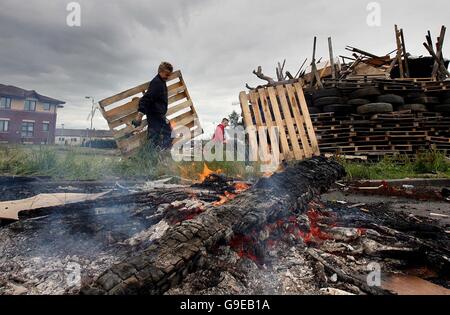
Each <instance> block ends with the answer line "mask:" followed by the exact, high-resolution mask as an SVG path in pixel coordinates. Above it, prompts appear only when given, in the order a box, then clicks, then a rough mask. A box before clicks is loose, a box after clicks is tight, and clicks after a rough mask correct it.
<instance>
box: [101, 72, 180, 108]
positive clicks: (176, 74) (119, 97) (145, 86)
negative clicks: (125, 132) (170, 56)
mask: <svg viewBox="0 0 450 315" xmlns="http://www.w3.org/2000/svg"><path fill="white" fill-rule="evenodd" d="M179 77H181V71H180V70H177V71H174V72H173V73H172V75H171V76H170V77H169V79H168V81H172V80H175V79H176V78H179ZM149 85H150V82H146V83H143V84H141V85H138V86H136V87H134V88H131V89H129V90H126V91H124V92H121V93H119V94H116V95H114V96H111V97H108V98H105V99H104V100H101V101H100V102H99V105H100V107H102V108H105V107H106V106H108V105H111V104H114V103H117V102H119V101H121V100H123V99H126V98H128V97H131V96H133V95H136V94H138V93H142V92H145V91H147V89H148V87H149Z"/></svg>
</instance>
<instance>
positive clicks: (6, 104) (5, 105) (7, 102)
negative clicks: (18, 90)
mask: <svg viewBox="0 0 450 315" xmlns="http://www.w3.org/2000/svg"><path fill="white" fill-rule="evenodd" d="M0 109H11V98H9V97H2V98H0Z"/></svg>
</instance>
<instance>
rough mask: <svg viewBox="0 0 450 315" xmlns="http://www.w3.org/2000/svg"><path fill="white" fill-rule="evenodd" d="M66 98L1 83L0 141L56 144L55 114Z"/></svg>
mask: <svg viewBox="0 0 450 315" xmlns="http://www.w3.org/2000/svg"><path fill="white" fill-rule="evenodd" d="M63 104H65V102H63V101H59V100H57V99H54V98H50V97H47V96H44V95H41V94H38V93H37V92H36V91H28V90H24V89H21V88H18V87H15V86H11V85H3V84H0V143H8V144H20V143H21V144H54V141H55V129H56V115H57V110H58V108H63V106H62V105H63Z"/></svg>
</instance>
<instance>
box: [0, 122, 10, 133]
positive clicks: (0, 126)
mask: <svg viewBox="0 0 450 315" xmlns="http://www.w3.org/2000/svg"><path fill="white" fill-rule="evenodd" d="M8 130H9V121H8V120H4V119H0V132H8Z"/></svg>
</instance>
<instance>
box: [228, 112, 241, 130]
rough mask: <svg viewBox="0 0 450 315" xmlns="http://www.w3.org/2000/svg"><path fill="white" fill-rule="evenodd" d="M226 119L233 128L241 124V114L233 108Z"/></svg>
mask: <svg viewBox="0 0 450 315" xmlns="http://www.w3.org/2000/svg"><path fill="white" fill-rule="evenodd" d="M228 119H229V120H230V125H231V127H233V128H236V127H237V126H242V125H243V123H242V119H241V116H240V115H239V114H238V113H237V112H236V111H235V110H233V112H232V113H231V114H230V115H228Z"/></svg>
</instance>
